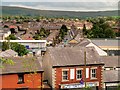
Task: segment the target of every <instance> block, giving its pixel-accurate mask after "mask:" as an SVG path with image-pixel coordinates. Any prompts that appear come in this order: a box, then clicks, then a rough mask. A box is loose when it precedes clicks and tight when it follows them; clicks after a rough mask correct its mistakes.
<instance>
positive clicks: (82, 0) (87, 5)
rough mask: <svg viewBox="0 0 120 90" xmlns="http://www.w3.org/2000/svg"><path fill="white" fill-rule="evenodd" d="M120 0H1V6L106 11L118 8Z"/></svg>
mask: <svg viewBox="0 0 120 90" xmlns="http://www.w3.org/2000/svg"><path fill="white" fill-rule="evenodd" d="M119 1H120V0H2V2H1V5H2V6H18V7H26V8H32V9H40V10H60V11H106V10H118V2H119Z"/></svg>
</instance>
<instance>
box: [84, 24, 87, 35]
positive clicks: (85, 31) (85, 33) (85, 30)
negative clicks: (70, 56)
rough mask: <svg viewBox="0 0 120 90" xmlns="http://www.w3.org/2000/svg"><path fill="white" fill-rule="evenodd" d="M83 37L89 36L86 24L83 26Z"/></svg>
mask: <svg viewBox="0 0 120 90" xmlns="http://www.w3.org/2000/svg"><path fill="white" fill-rule="evenodd" d="M83 35H87V29H86V26H85V24H84V25H83Z"/></svg>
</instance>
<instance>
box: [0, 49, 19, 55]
mask: <svg viewBox="0 0 120 90" xmlns="http://www.w3.org/2000/svg"><path fill="white" fill-rule="evenodd" d="M15 56H18V53H17V52H15V51H14V50H11V49H9V50H6V51H2V52H0V57H15Z"/></svg>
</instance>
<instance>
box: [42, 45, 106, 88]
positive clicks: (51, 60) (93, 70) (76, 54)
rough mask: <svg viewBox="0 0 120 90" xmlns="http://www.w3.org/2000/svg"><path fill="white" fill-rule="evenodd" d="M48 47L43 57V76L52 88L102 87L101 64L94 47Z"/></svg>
mask: <svg viewBox="0 0 120 90" xmlns="http://www.w3.org/2000/svg"><path fill="white" fill-rule="evenodd" d="M84 49H85V48H83V47H74V48H71V47H64V48H49V49H48V50H47V52H46V53H45V55H44V57H43V68H44V73H45V74H44V78H45V79H46V80H48V83H49V85H51V87H52V88H54V89H73V88H75V89H76V88H77V89H80V88H84V87H85V85H86V87H91V88H96V89H100V88H102V66H103V65H104V64H102V63H100V62H99V55H98V53H97V52H96V51H94V49H92V48H87V49H86V65H85V63H84V62H85V59H84Z"/></svg>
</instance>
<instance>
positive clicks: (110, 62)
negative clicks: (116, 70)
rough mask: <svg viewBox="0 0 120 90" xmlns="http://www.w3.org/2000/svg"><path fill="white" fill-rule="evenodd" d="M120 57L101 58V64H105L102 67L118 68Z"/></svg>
mask: <svg viewBox="0 0 120 90" xmlns="http://www.w3.org/2000/svg"><path fill="white" fill-rule="evenodd" d="M119 58H120V56H102V57H101V59H102V62H103V63H104V64H105V66H104V67H120V65H119V64H120V59H119Z"/></svg>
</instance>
